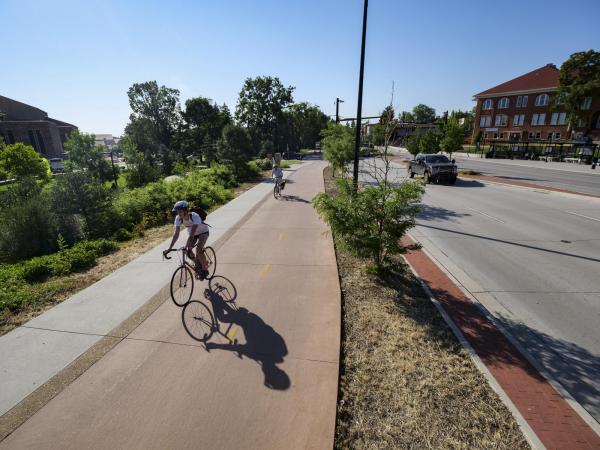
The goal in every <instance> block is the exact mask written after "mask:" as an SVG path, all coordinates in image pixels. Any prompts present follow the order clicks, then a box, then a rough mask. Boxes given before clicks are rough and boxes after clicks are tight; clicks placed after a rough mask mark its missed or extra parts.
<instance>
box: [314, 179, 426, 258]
mask: <svg viewBox="0 0 600 450" xmlns="http://www.w3.org/2000/svg"><path fill="white" fill-rule="evenodd" d="M338 188H339V191H340V192H339V195H337V196H333V195H330V194H326V193H323V192H321V193H320V194H318V195H317V196H316V197H315V199H314V200H313V205H314V207H315V209H316V210H317V212H318V213H319V215H320V216H321V217H322V218H323V219H324V220H325V221H326V222H327V223H328V224H329V226H330V227H331V230H332V231H333V233H334V235H335V237H336V239H338V241H339V242H340V243H341V244H343V245H344V247H345V248H347V249H348V250H349V251H350V252H351V253H353V254H355V255H357V256H360V257H363V258H364V257H367V258H371V259H372V261H373V263H374V264H375V265H376V266H377V268H381V267H382V266H383V265H384V263H385V262H386V260H387V256H388V255H394V254H399V253H400V254H401V253H405V252H406V248H405V247H404V246H403V245H402V244H401V243H400V238H401V237H402V236H403V235H404V234H405V233H406V232H407V231H408V230H409V229H410V228H412V227H414V226H415V217H416V215H417V214H418V213H419V211H420V207H419V204H418V202H419V201H420V200H421V197H422V195H423V193H424V189H423V185H422V184H421V183H418V182H404V183H402V184H401V185H400V186H399V187H392V186H391V185H382V186H367V187H364V188H362V189H360V190H358V192H357V191H355V190H354V186H353V185H352V182H351V181H350V180H347V179H341V180H339V181H338Z"/></svg>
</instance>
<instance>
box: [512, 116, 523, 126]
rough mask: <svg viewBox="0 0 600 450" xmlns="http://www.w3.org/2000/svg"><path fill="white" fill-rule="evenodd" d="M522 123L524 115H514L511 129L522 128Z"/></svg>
mask: <svg viewBox="0 0 600 450" xmlns="http://www.w3.org/2000/svg"><path fill="white" fill-rule="evenodd" d="M523 123H525V114H515V117H514V118H513V127H520V126H523Z"/></svg>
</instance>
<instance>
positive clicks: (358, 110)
mask: <svg viewBox="0 0 600 450" xmlns="http://www.w3.org/2000/svg"><path fill="white" fill-rule="evenodd" d="M368 6H369V0H365V9H364V12H363V27H362V45H361V47H360V75H359V78H358V106H357V108H356V138H355V140H356V141H355V142H354V188H355V189H358V153H359V150H360V131H361V129H360V128H361V125H362V94H363V74H364V71H365V40H366V36H367V8H368Z"/></svg>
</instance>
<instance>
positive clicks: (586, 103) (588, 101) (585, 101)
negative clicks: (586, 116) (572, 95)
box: [581, 97, 592, 111]
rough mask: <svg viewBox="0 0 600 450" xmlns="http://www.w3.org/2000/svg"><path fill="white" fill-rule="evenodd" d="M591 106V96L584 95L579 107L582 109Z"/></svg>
mask: <svg viewBox="0 0 600 450" xmlns="http://www.w3.org/2000/svg"><path fill="white" fill-rule="evenodd" d="M591 106H592V97H586V98H584V99H583V101H582V102H581V109H582V110H584V111H585V110H586V109H590V107H591Z"/></svg>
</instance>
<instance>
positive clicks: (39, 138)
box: [35, 130, 46, 155]
mask: <svg viewBox="0 0 600 450" xmlns="http://www.w3.org/2000/svg"><path fill="white" fill-rule="evenodd" d="M35 136H36V137H37V143H38V146H39V148H40V153H41V154H42V155H45V154H46V144H45V143H44V138H43V136H42V133H41V132H40V130H35Z"/></svg>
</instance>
